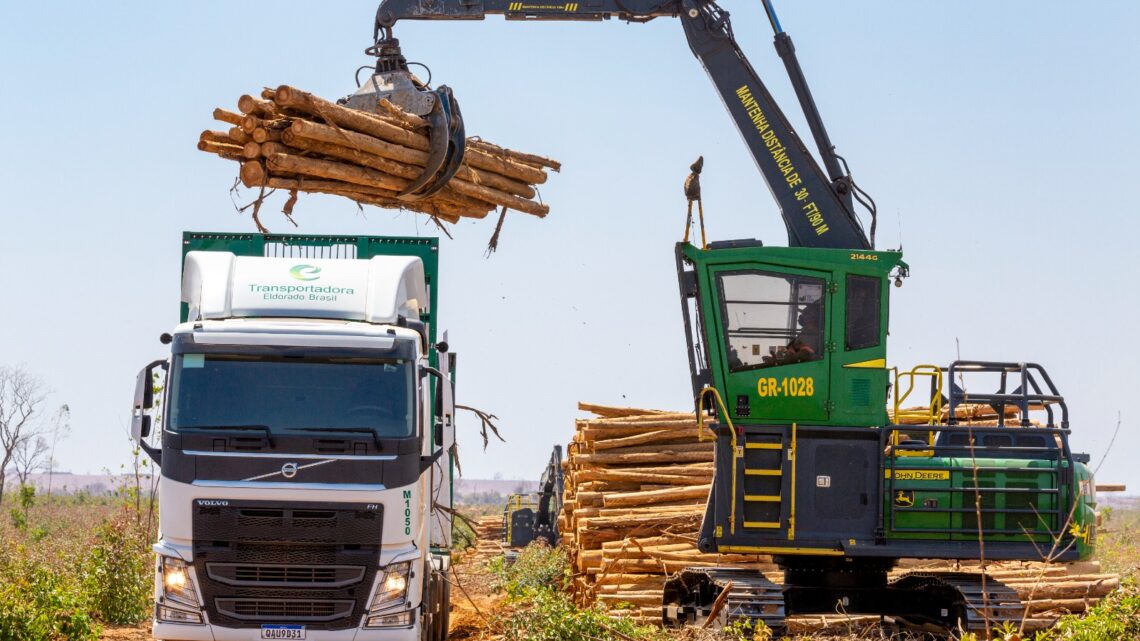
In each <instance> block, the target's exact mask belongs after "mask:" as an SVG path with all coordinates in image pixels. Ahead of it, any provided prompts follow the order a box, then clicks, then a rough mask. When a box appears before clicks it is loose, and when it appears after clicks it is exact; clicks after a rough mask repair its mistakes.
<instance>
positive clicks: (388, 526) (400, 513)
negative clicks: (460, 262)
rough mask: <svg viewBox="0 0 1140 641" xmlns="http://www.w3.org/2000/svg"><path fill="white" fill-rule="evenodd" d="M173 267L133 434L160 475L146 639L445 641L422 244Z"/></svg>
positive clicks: (263, 247)
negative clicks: (170, 322)
mask: <svg viewBox="0 0 1140 641" xmlns="http://www.w3.org/2000/svg"><path fill="white" fill-rule="evenodd" d="M182 255H183V263H182V265H183V266H182V309H181V316H182V318H181V323H180V324H178V325H177V326H176V327H175V328H174V329H173V331H171V332H169V333H166V334H163V335H162V336H161V342H162V343H163V344H165V345H167V346H168V348H167V349H168V350H169V353H168V354H167V355H166V356H164V357H163V358H161V359H160V360H156V361H154V362H153V363H150V364H149V365H147V366H146V367H144V368H143V369H142V371H141V372H140V373H139V375H138V379H137V384H136V390H135V398H134V404H133V408H132V420H131V431H132V437H133V438H134V439H135V440H136V441H137V443H138V444H139V446H140V447H141V448H142V449H143V450H144V451H145V452H146V453H147V454H148V455H149V456H150V457H151V458H152V459H153V460H154V461H155V463H156V469H158V470H161V478H160V480H159V482H158V487H159V496H160V501H161V516H160V519H159V533H158V540H157V542H156V543H155V544H154V551H155V553H156V557H157V562H156V571H155V596H154V622H153V634H154V637H155V638H156V639H164V640H178V639H184V640H200V641H252V640H255V639H309V640H325V639H327V640H329V641H336V640H343V641H350V640H355V641H441V640H442V639H443V638H445V637H446V634H447V618H448V617H447V612H448V598H449V590H448V583H447V580H446V577H447V572H448V564H449V556H448V551H449V548H450V544H451V520H452V519H451V508H452V473H453V461H454V454H455V450H454V445H455V423H454V407H455V406H454V400H453V396H454V377H453V374H452V372H454V368H455V364H456V360H455V354H454V353H453V352H451V351H450V349H449V347H448V345H447V343H446V340H436V332H437V327H438V318H437V316H436V302H437V299H438V275H439V255H438V241H437V239H431V238H390V237H363V236H350V237H329V236H283V235H259V234H210V233H186V234H184V235H183V242H182ZM444 338H446V337H444Z"/></svg>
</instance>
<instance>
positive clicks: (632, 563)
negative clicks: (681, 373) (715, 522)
mask: <svg viewBox="0 0 1140 641" xmlns="http://www.w3.org/2000/svg"><path fill="white" fill-rule="evenodd" d="M578 407H579V409H581V410H583V411H587V412H591V413H592V414H594V418H587V419H581V420H578V421H577V422H576V428H577V429H576V431H575V434H574V438H573V440H572V442H571V443H570V446H569V447H568V448H567V458H566V460H565V461H563V468H564V469H563V471H564V477H565V479H566V483H565V496H564V497H563V507H562V514H561V516H560V521H559V525H560V528H561V532H562V536H563V538H562V543H563V545H564V546H565V547H566V549H567V550H568V552H569V554H570V559H571V563H572V565H573V568H574V570H575V574H576V576H575V578H574V581H573V585H572V589H573V591H574V595H575V598H576V599H577V600H578V601H579V602H580V603H581V604H589V603H593V602H595V601H600V602H602V603H605V604H607V605H611V606H612V607H613V611H612V612H613V614H614V615H615V616H625V617H629V616H632V617H633V618H635V619H638V620H641V621H643V622H646V623H654V624H657V623H660V622H661V599H662V590H663V588H664V586H665V579H666V578H667V577H668V576H669V575H671V574H673V573H674V572H677V571H679V570H681V569H682V568H686V567H701V566H706V567H707V566H716V565H732V566H734V567H745V568H752V569H755V570H758V571H761V572H773V571H776V570H777V568H776V566H775V564H773V563H772V562H771V559H770V558H768V557H766V556H760V555H740V554H702V553H701V552H700V551H699V550H697V546H696V541H697V530H698V529H699V528H700V524H701V516H702V515H703V513H704V508H705V500H706V499H707V498H708V494H709V489H710V488H711V483H712V474H713V467H712V465H713V464H712V461H713V449H712V443H711V442H709V441H705V442H702V441H701V440H700V439H699V438H698V436H697V421H696V417H695V416H694V415H693V413H692V412H679V413H678V412H660V411H652V410H639V409H632V408H619V407H605V406H600V405H591V404H587V403H580V404H579V406H578ZM630 608H632V609H630Z"/></svg>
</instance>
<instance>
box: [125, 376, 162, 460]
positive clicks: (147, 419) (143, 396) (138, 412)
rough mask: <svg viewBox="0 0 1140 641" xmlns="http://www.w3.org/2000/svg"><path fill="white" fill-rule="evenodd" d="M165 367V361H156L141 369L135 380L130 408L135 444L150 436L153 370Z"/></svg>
mask: <svg viewBox="0 0 1140 641" xmlns="http://www.w3.org/2000/svg"><path fill="white" fill-rule="evenodd" d="M158 367H166V360H165V359H164V360H157V361H154V362H153V363H151V364H150V365H147V366H146V367H144V368H142V370H140V371H139V375H138V377H137V378H135V402H134V405H133V406H132V407H131V439H133V440H134V441H135V442H136V443H139V442H142V440H143V439H144V438H146V437H148V436H150V428H151V425H152V423H153V419H152V417H151V415H150V414H149V413H148V412H149V410H151V409H153V408H154V370H155V369H156V368H158Z"/></svg>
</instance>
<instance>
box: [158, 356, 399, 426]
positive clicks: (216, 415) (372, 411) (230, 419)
mask: <svg viewBox="0 0 1140 641" xmlns="http://www.w3.org/2000/svg"><path fill="white" fill-rule="evenodd" d="M170 391H171V411H170V416H169V425H168V429H171V430H173V431H192V430H194V429H240V428H244V427H249V426H256V427H258V428H259V429H267V430H268V431H269V432H271V433H273V434H286V433H288V434H294V435H295V434H298V433H300V432H309V431H311V432H323V431H336V430H342V431H345V430H347V431H353V432H357V431H365V430H368V431H371V432H373V433H374V435H375V436H376V437H377V438H404V437H409V436H412V435H413V434H414V429H415V421H414V417H415V401H414V398H415V382H414V380H413V368H412V364H411V362H409V361H406V360H399V359H366V358H292V357H280V356H267V355H246V354H180V355H178V356H176V357H175V361H174V370H173V373H172V376H171V389H170Z"/></svg>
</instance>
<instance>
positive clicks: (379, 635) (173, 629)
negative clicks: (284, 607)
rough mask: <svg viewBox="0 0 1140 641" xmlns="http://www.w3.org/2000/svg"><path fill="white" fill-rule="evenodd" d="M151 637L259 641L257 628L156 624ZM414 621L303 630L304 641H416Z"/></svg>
mask: <svg viewBox="0 0 1140 641" xmlns="http://www.w3.org/2000/svg"><path fill="white" fill-rule="evenodd" d="M151 634H152V636H153V637H154V638H155V639H161V640H162V641H262V639H261V629H260V628H223V627H221V626H216V625H209V624H207V625H183V624H180V623H159V622H157V621H155V622H154V623H153V625H152V626H151ZM419 639H420V625H419V622H418V621H417V622H416V623H414V624H413V625H412V626H410V627H407V628H384V629H367V630H366V629H364V628H351V629H348V630H306V631H305V641H419Z"/></svg>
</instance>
